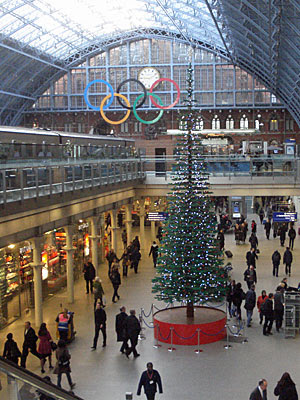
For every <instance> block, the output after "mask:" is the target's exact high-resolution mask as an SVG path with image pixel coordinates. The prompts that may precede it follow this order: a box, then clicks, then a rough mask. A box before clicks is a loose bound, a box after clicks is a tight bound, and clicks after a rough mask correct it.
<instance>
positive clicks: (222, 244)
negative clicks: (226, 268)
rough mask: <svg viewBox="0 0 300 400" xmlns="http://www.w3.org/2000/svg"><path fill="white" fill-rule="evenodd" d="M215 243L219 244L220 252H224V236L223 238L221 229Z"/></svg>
mask: <svg viewBox="0 0 300 400" xmlns="http://www.w3.org/2000/svg"><path fill="white" fill-rule="evenodd" d="M217 241H218V243H219V249H220V251H222V250H224V247H225V236H224V232H223V229H221V230H220V231H219V233H218V236H217Z"/></svg>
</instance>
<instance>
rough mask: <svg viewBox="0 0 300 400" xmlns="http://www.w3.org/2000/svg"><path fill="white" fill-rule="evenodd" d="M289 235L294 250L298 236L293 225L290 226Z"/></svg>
mask: <svg viewBox="0 0 300 400" xmlns="http://www.w3.org/2000/svg"><path fill="white" fill-rule="evenodd" d="M288 236H289V238H290V241H289V248H290V249H292V250H294V241H295V237H296V231H295V229H294V228H293V227H291V228H290V230H289V233H288Z"/></svg>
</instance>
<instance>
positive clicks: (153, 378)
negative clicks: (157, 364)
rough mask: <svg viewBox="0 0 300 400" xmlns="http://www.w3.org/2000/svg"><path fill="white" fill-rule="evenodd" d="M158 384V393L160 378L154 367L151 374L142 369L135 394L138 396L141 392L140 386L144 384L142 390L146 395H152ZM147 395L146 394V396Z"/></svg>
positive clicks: (160, 387) (160, 386) (160, 388)
mask: <svg viewBox="0 0 300 400" xmlns="http://www.w3.org/2000/svg"><path fill="white" fill-rule="evenodd" d="M157 385H158V389H159V393H162V392H163V390H162V384H161V378H160V375H159V373H158V371H156V370H155V369H154V370H153V371H152V373H151V375H150V374H149V372H148V371H144V372H143V373H142V376H141V379H140V382H139V386H138V390H137V395H138V396H139V395H140V394H141V390H142V386H144V391H145V394H146V395H154V394H155V393H156V392H157V388H156V386H157ZM147 397H148V396H147Z"/></svg>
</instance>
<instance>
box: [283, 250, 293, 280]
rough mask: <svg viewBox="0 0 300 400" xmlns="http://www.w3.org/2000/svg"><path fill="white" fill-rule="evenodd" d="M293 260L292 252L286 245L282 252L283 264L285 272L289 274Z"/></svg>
mask: <svg viewBox="0 0 300 400" xmlns="http://www.w3.org/2000/svg"><path fill="white" fill-rule="evenodd" d="M292 262H293V254H292V252H291V251H290V249H289V248H288V247H287V248H286V250H285V252H284V254H283V264H285V274H286V275H287V274H289V276H291V268H292Z"/></svg>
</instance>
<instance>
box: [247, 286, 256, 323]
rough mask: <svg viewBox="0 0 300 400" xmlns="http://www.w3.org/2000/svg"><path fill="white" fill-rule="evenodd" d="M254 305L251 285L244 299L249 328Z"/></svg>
mask: <svg viewBox="0 0 300 400" xmlns="http://www.w3.org/2000/svg"><path fill="white" fill-rule="evenodd" d="M255 304H256V293H255V285H251V287H250V289H249V290H248V292H247V293H246V299H245V309H246V312H247V326H248V327H250V326H251V320H252V315H253V310H254V307H255Z"/></svg>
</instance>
